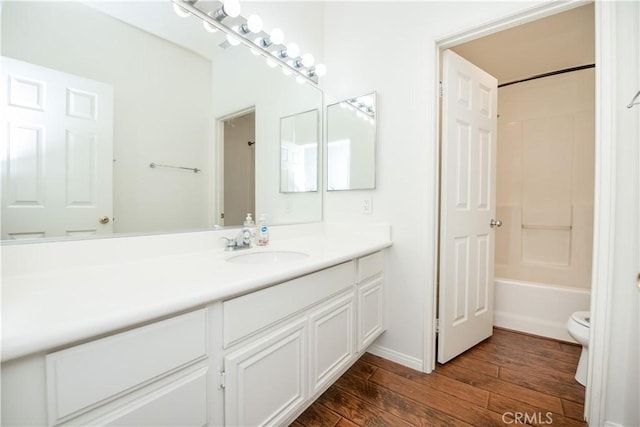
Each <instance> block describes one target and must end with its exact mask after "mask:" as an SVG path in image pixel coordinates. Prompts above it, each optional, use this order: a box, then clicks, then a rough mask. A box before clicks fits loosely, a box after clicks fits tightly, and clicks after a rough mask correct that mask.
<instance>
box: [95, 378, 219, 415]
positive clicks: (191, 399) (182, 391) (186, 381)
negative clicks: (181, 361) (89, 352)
mask: <svg viewBox="0 0 640 427" xmlns="http://www.w3.org/2000/svg"><path fill="white" fill-rule="evenodd" d="M90 424H91V425H104V426H123V427H125V426H149V427H151V426H157V427H165V426H171V427H186V426H203V425H206V424H207V370H206V369H200V370H199V371H197V372H194V373H191V374H190V375H187V376H184V377H183V378H180V379H178V380H177V381H175V382H173V383H171V384H169V385H168V386H166V387H164V388H161V389H160V390H155V391H153V392H151V393H149V394H148V395H147V396H145V397H144V398H142V399H139V400H137V401H135V402H132V403H131V404H129V405H127V406H125V407H124V408H122V409H120V410H118V411H114V412H112V413H111V414H109V415H108V416H106V417H104V418H102V419H100V420H97V421H95V422H91V423H90Z"/></svg>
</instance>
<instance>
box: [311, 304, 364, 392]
mask: <svg viewBox="0 0 640 427" xmlns="http://www.w3.org/2000/svg"><path fill="white" fill-rule="evenodd" d="M309 323H310V332H309V334H310V343H311V355H310V356H311V358H310V359H311V366H310V368H311V369H310V371H311V394H315V393H316V392H318V391H320V390H322V388H323V387H324V386H325V385H327V384H329V383H330V382H332V381H333V380H335V379H336V377H337V375H338V374H339V373H340V372H341V370H342V368H343V367H345V366H346V365H348V364H349V362H351V360H352V359H353V357H354V351H355V350H354V327H353V324H354V298H353V292H350V293H349V294H348V295H346V296H345V297H342V298H340V299H338V300H337V301H335V302H332V303H330V304H329V305H327V306H325V307H322V308H320V309H319V310H316V311H315V312H314V313H312V314H311V315H310V317H309Z"/></svg>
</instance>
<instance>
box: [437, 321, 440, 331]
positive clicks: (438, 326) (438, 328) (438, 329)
mask: <svg viewBox="0 0 640 427" xmlns="http://www.w3.org/2000/svg"><path fill="white" fill-rule="evenodd" d="M438 332H440V319H436V334H437V333H438Z"/></svg>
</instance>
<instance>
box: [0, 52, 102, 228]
mask: <svg viewBox="0 0 640 427" xmlns="http://www.w3.org/2000/svg"><path fill="white" fill-rule="evenodd" d="M1 88H2V93H1V103H2V119H0V132H1V134H2V136H3V137H2V147H1V149H2V177H1V179H2V239H25V238H38V237H58V236H74V235H85V234H101V233H110V232H112V221H111V219H112V216H113V212H112V210H113V200H112V199H113V195H112V191H113V189H112V175H113V172H112V162H113V89H112V87H111V86H109V85H107V84H104V83H101V82H96V81H93V80H88V79H85V78H82V77H78V76H74V75H71V74H67V73H63V72H60V71H57V70H53V69H49V68H45V67H41V66H38V65H33V64H29V63H26V62H22V61H18V60H15V59H11V58H6V57H2V85H1ZM101 217H107V218H108V219H109V221H108V222H107V223H106V224H103V223H101V222H100V218H101Z"/></svg>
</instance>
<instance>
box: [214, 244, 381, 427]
mask: <svg viewBox="0 0 640 427" xmlns="http://www.w3.org/2000/svg"><path fill="white" fill-rule="evenodd" d="M383 261H384V257H383V254H382V252H377V253H375V254H372V255H369V256H366V257H363V258H360V259H357V260H354V261H350V262H347V263H344V264H340V265H337V266H334V267H331V268H328V269H325V270H322V271H319V272H316V273H313V274H310V275H307V276H304V277H301V278H298V279H294V280H291V281H288V282H285V283H282V284H279V285H276V286H272V287H270V288H266V289H263V290H261V291H258V292H253V293H251V294H248V295H244V296H241V297H239V298H234V299H232V300H228V301H225V302H224V303H223V307H222V312H223V314H222V317H223V324H224V327H223V329H224V333H223V342H224V345H225V348H224V362H223V366H224V368H223V369H224V394H225V424H226V425H230V426H243V425H251V426H262V425H283V424H287V423H290V422H291V421H293V420H294V419H295V417H297V416H298V415H299V414H300V413H301V412H302V411H303V410H304V409H305V408H306V407H307V406H308V405H309V404H310V403H311V402H312V401H313V400H314V399H315V398H317V397H318V396H319V395H320V394H321V393H322V392H324V391H325V390H326V389H327V388H328V387H329V386H330V385H331V384H332V383H333V382H334V381H335V380H336V379H337V378H338V377H339V376H340V375H341V374H342V373H344V371H346V370H347V369H348V368H349V366H351V364H353V362H355V360H356V359H357V356H358V355H359V353H361V352H363V351H364V350H366V348H367V347H368V346H369V345H370V344H371V343H372V342H373V341H374V340H375V339H376V338H377V337H378V336H379V335H380V334H381V333H382V332H383V331H384V322H383V319H384V316H383V307H384V305H383V302H384V300H383V280H382V279H383V278H382V271H383Z"/></svg>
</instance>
